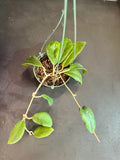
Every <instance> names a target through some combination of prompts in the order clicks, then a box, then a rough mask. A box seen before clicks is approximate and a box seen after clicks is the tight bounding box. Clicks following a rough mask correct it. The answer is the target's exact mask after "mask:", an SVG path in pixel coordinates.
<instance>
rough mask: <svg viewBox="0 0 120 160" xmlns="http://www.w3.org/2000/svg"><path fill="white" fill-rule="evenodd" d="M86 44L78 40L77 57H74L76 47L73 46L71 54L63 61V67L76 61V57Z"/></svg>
mask: <svg viewBox="0 0 120 160" xmlns="http://www.w3.org/2000/svg"><path fill="white" fill-rule="evenodd" d="M85 45H86V42H77V43H76V53H75V57H74V47H73V49H72V50H71V52H70V53H69V55H68V56H67V57H66V59H65V60H64V61H63V62H62V67H67V66H68V65H70V64H71V63H72V62H73V61H74V59H75V58H76V57H77V56H78V55H79V54H80V53H81V51H82V50H83V48H84V47H85Z"/></svg>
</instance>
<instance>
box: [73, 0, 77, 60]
mask: <svg viewBox="0 0 120 160" xmlns="http://www.w3.org/2000/svg"><path fill="white" fill-rule="evenodd" d="M73 11H74V56H73V59H75V53H76V39H77V38H76V35H77V29H76V26H77V23H76V0H73Z"/></svg>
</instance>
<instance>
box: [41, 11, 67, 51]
mask: <svg viewBox="0 0 120 160" xmlns="http://www.w3.org/2000/svg"><path fill="white" fill-rule="evenodd" d="M63 15H64V11H63V10H62V15H61V17H60V19H59V22H58V24H57V25H56V27H55V28H54V29H53V31H52V33H51V34H50V35H49V36H48V37H47V39H46V40H45V41H44V43H43V45H42V48H41V53H42V51H43V48H44V47H45V45H46V43H47V41H48V40H49V39H50V38H51V36H52V35H53V34H54V32H55V31H56V30H57V28H58V27H59V25H60V23H61V21H62V19H63Z"/></svg>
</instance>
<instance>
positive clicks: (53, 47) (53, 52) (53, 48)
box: [46, 41, 60, 65]
mask: <svg viewBox="0 0 120 160" xmlns="http://www.w3.org/2000/svg"><path fill="white" fill-rule="evenodd" d="M46 51H47V55H48V57H49V59H50V61H51V63H52V64H53V65H55V64H56V63H57V62H58V56H59V51H60V43H59V42H58V41H52V42H50V43H48V44H47V46H46Z"/></svg>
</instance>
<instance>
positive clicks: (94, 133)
mask: <svg viewBox="0 0 120 160" xmlns="http://www.w3.org/2000/svg"><path fill="white" fill-rule="evenodd" d="M93 134H94V136H95V138H96V139H97V141H98V142H99V143H100V140H99V138H98V136H97V135H96V133H95V131H94V132H93Z"/></svg>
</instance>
